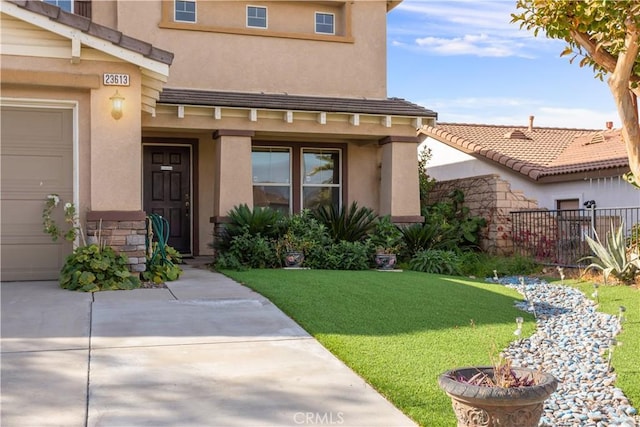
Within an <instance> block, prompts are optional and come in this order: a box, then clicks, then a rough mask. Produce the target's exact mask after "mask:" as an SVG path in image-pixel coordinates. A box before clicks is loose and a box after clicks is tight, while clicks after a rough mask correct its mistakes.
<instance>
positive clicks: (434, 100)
mask: <svg viewBox="0 0 640 427" xmlns="http://www.w3.org/2000/svg"><path fill="white" fill-rule="evenodd" d="M515 3H516V2H515V0H493V1H485V0H445V1H435V0H404V1H403V2H402V3H401V4H400V5H399V6H396V7H395V8H394V9H393V10H391V12H389V13H388V15H387V38H388V40H387V60H388V68H387V69H388V75H387V79H388V83H387V95H388V96H389V97H399V98H404V99H406V100H408V101H411V102H414V103H416V104H419V105H422V106H424V107H426V108H429V109H431V110H434V111H436V112H437V113H438V122H449V123H452V122H453V123H477V124H499V125H509V126H527V125H528V123H529V116H535V120H534V126H543V127H563V128H580V129H604V127H605V123H606V122H607V121H612V122H613V123H614V127H616V128H618V127H620V119H619V117H618V114H617V111H616V108H615V104H614V102H613V97H612V95H611V92H610V91H609V87H608V85H607V83H606V81H601V80H599V79H597V78H595V77H594V73H593V70H591V69H590V68H586V67H585V68H580V67H579V66H578V62H579V59H578V60H576V61H575V62H574V63H573V64H571V63H569V58H570V57H569V56H565V57H560V52H562V50H563V49H564V47H565V43H564V42H563V41H561V40H552V39H549V38H547V37H546V36H545V35H544V33H540V34H539V35H538V37H534V36H533V33H532V32H529V31H527V30H525V29H522V30H521V29H520V25H519V23H518V24H516V23H513V24H512V23H510V21H511V13H513V12H515V11H516V9H515Z"/></svg>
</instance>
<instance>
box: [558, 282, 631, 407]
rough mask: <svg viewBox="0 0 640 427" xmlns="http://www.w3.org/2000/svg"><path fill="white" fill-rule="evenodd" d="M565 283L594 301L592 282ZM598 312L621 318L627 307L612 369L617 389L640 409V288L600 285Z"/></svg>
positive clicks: (614, 353)
mask: <svg viewBox="0 0 640 427" xmlns="http://www.w3.org/2000/svg"><path fill="white" fill-rule="evenodd" d="M565 283H566V284H568V285H570V286H573V287H575V288H578V289H580V290H581V291H582V292H583V293H584V294H585V295H587V297H589V298H591V299H593V298H592V296H591V295H592V294H593V291H594V288H593V282H584V281H579V280H570V281H567V282H565ZM598 301H599V302H598V310H599V311H602V312H603V313H609V314H613V315H616V316H617V315H618V313H619V307H620V306H624V307H626V312H625V313H624V316H625V317H626V320H625V321H624V322H623V324H622V332H621V333H620V334H619V335H618V336H617V337H616V340H618V342H619V343H622V345H620V346H618V347H616V349H615V351H614V352H613V361H612V363H613V367H614V368H615V372H616V373H617V374H618V380H617V381H616V386H617V387H619V388H621V389H622V391H624V393H625V395H626V396H627V397H628V398H629V400H630V401H631V404H632V405H633V406H634V407H636V408H638V407H639V406H640V289H637V288H633V287H630V286H622V285H618V286H600V287H599V288H598Z"/></svg>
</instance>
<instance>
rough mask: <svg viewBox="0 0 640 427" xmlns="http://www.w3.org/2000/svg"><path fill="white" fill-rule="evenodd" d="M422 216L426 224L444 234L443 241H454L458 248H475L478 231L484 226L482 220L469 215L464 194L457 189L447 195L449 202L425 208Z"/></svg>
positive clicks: (484, 221)
mask: <svg viewBox="0 0 640 427" xmlns="http://www.w3.org/2000/svg"><path fill="white" fill-rule="evenodd" d="M422 215H423V216H424V217H425V223H426V224H430V225H431V226H432V227H435V228H436V230H437V231H438V232H440V233H442V234H444V236H445V240H448V239H454V240H455V242H456V243H455V246H456V247H458V248H465V247H475V246H477V243H478V241H479V234H480V230H481V229H482V227H484V226H485V225H486V220H485V219H484V218H482V217H474V216H471V215H470V211H469V208H467V207H466V206H464V193H463V192H462V190H458V189H456V190H453V191H452V192H451V193H450V194H449V200H447V201H441V202H437V203H434V204H432V205H428V206H426V207H425V208H424V209H423V210H422Z"/></svg>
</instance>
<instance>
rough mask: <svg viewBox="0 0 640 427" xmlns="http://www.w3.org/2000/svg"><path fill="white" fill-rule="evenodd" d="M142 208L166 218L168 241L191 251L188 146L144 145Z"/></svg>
mask: <svg viewBox="0 0 640 427" xmlns="http://www.w3.org/2000/svg"><path fill="white" fill-rule="evenodd" d="M143 157H144V210H145V211H146V212H147V214H150V213H154V214H158V215H161V216H163V217H164V218H166V219H167V221H169V241H168V244H169V245H170V246H172V247H174V248H175V249H177V250H178V251H180V252H181V253H183V254H191V148H190V147H175V146H162V145H146V146H144V156H143Z"/></svg>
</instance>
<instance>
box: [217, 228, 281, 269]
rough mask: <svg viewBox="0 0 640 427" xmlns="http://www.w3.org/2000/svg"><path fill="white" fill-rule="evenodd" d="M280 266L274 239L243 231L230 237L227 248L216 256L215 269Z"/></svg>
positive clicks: (246, 230)
mask: <svg viewBox="0 0 640 427" xmlns="http://www.w3.org/2000/svg"><path fill="white" fill-rule="evenodd" d="M279 266H280V259H279V258H278V252H277V250H276V243H275V240H273V239H270V238H267V237H263V236H262V235H261V234H260V233H257V234H252V233H250V232H249V231H248V229H245V231H244V233H242V234H240V235H236V236H234V237H233V238H232V240H231V243H230V247H229V249H228V250H226V251H224V252H222V253H221V254H220V256H219V257H218V258H217V260H216V263H215V267H216V268H217V269H223V268H233V269H237V270H241V269H243V268H247V267H248V268H274V267H279Z"/></svg>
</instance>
